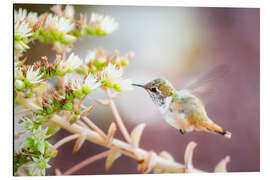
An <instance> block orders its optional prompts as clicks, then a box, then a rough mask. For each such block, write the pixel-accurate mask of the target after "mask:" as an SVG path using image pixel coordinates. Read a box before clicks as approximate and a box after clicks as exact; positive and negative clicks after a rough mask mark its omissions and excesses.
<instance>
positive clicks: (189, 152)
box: [184, 141, 197, 172]
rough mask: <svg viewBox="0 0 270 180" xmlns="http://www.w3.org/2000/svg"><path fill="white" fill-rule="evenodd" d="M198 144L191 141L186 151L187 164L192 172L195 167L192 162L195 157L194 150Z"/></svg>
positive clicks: (187, 167)
mask: <svg viewBox="0 0 270 180" xmlns="http://www.w3.org/2000/svg"><path fill="white" fill-rule="evenodd" d="M196 146H197V143H195V142H193V141H191V142H190V143H189V144H188V145H187V148H186V151H185V157H184V160H185V166H186V169H187V171H188V172H191V171H192V169H193V164H192V157H193V151H194V149H195V147H196Z"/></svg>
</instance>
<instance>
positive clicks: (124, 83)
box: [101, 64, 132, 91]
mask: <svg viewBox="0 0 270 180" xmlns="http://www.w3.org/2000/svg"><path fill="white" fill-rule="evenodd" d="M122 75H123V69H122V68H117V67H116V65H112V64H109V65H108V66H107V67H106V68H104V70H103V71H102V72H101V81H102V83H103V84H104V85H105V86H107V87H110V88H114V89H115V90H116V91H128V90H131V89H132V86H131V81H130V80H129V79H123V78H122Z"/></svg>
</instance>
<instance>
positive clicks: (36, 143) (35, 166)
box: [14, 117, 56, 175]
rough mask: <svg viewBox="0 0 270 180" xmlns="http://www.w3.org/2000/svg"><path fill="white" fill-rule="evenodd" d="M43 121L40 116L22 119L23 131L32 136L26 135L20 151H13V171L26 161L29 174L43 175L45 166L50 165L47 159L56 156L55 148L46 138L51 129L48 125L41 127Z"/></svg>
mask: <svg viewBox="0 0 270 180" xmlns="http://www.w3.org/2000/svg"><path fill="white" fill-rule="evenodd" d="M44 122H45V120H44V119H43V118H40V117H39V118H36V117H33V118H32V119H29V118H24V119H22V126H23V129H24V130H23V131H24V133H29V134H31V135H32V136H30V137H27V138H26V139H25V140H24V141H23V143H22V145H21V148H20V151H19V152H16V153H15V156H14V165H15V171H17V169H18V168H19V167H20V166H21V165H22V164H25V163H27V166H28V171H29V172H28V173H29V174H31V175H45V170H46V168H50V167H51V166H50V165H49V164H48V161H49V160H50V159H51V158H52V157H55V156H56V150H55V149H54V147H53V146H52V145H51V144H50V143H49V142H48V141H47V140H46V139H47V138H48V137H49V136H50V135H51V131H49V128H48V127H47V128H45V129H44V128H42V127H41V125H42V124H44Z"/></svg>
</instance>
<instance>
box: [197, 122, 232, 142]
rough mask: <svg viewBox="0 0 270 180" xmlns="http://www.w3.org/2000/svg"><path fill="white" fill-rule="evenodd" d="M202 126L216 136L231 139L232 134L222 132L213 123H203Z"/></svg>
mask: <svg viewBox="0 0 270 180" xmlns="http://www.w3.org/2000/svg"><path fill="white" fill-rule="evenodd" d="M202 126H203V127H204V128H205V129H207V130H208V131H211V132H215V133H218V134H221V135H223V136H224V137H226V138H231V136H232V133H231V132H229V131H226V130H223V129H222V128H221V127H220V126H219V125H217V124H215V123H213V122H208V121H205V122H203V123H202Z"/></svg>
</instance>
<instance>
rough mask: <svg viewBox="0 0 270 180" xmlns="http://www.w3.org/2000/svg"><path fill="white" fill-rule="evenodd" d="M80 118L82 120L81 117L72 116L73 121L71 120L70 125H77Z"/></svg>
mask: <svg viewBox="0 0 270 180" xmlns="http://www.w3.org/2000/svg"><path fill="white" fill-rule="evenodd" d="M79 118H80V116H79V115H74V116H72V117H71V119H70V124H73V123H75V122H76V121H77V120H78V119H79Z"/></svg>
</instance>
